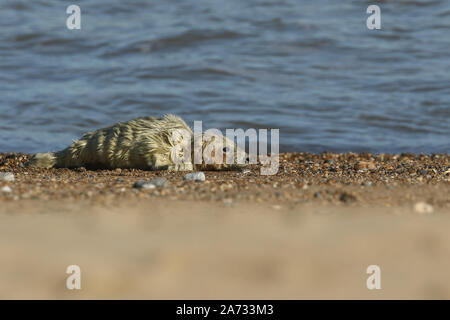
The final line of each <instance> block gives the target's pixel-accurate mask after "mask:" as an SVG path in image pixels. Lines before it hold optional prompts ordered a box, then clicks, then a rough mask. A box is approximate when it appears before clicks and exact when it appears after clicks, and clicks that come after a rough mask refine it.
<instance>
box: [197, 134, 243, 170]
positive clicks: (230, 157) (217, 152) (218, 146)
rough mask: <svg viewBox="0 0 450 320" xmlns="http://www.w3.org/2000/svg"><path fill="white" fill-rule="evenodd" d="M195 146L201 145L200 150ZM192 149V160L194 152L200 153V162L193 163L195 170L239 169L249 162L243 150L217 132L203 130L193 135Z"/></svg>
mask: <svg viewBox="0 0 450 320" xmlns="http://www.w3.org/2000/svg"><path fill="white" fill-rule="evenodd" d="M195 146H201V150H200V148H198V147H197V149H198V150H196V149H195ZM192 150H193V159H194V160H195V159H196V158H195V152H201V153H202V157H201V163H200V164H195V168H196V169H197V170H239V169H242V168H243V167H245V166H247V165H248V164H249V156H248V154H247V153H246V152H245V150H243V149H242V148H239V147H238V146H237V144H236V143H235V142H234V141H232V140H230V139H228V138H227V137H225V136H223V135H222V134H221V133H219V132H217V133H214V132H213V133H212V132H203V133H202V134H201V135H196V136H194V141H193V149H192ZM199 158H200V157H199V156H198V157H197V159H199Z"/></svg>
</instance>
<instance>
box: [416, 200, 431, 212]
mask: <svg viewBox="0 0 450 320" xmlns="http://www.w3.org/2000/svg"><path fill="white" fill-rule="evenodd" d="M414 210H415V211H416V212H418V213H420V214H429V213H433V211H434V208H433V206H432V205H431V204H428V203H426V202H417V203H416V204H415V205H414Z"/></svg>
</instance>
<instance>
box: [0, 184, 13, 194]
mask: <svg viewBox="0 0 450 320" xmlns="http://www.w3.org/2000/svg"><path fill="white" fill-rule="evenodd" d="M1 191H2V192H5V193H11V192H12V190H11V188H10V187H8V186H4V187H3V188H2V189H1Z"/></svg>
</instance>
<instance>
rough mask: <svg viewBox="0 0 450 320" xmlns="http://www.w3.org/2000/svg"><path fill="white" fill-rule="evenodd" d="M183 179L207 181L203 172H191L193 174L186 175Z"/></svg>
mask: <svg viewBox="0 0 450 320" xmlns="http://www.w3.org/2000/svg"><path fill="white" fill-rule="evenodd" d="M183 179H184V180H190V181H205V180H206V177H205V174H204V173H203V172H191V173H187V174H185V175H184V177H183Z"/></svg>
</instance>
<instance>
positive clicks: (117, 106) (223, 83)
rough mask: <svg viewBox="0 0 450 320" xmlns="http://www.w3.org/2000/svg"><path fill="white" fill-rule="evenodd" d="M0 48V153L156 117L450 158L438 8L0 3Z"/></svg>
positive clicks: (447, 28)
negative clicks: (73, 21)
mask: <svg viewBox="0 0 450 320" xmlns="http://www.w3.org/2000/svg"><path fill="white" fill-rule="evenodd" d="M70 4H77V5H79V6H80V7H81V19H82V21H81V30H68V29H67V27H66V19H67V17H68V14H66V8H67V6H68V5H70ZM371 4H377V5H379V6H380V7H381V23H382V29H381V30H368V29H367V27H366V19H367V17H368V16H369V15H368V14H367V13H366V9H367V7H368V6H369V5H371ZM0 38H1V41H0V152H7V151H22V152H38V151H50V150H57V149H59V148H63V147H65V146H67V145H68V144H69V143H71V141H72V139H76V138H78V137H80V136H81V135H82V133H83V132H86V131H89V130H92V129H97V128H100V127H105V126H108V125H111V124H113V123H115V122H117V121H125V120H129V119H131V118H134V117H138V116H144V115H154V116H158V115H163V114H166V113H175V114H178V115H180V116H182V117H183V118H184V119H185V120H186V121H187V122H188V124H189V125H191V126H192V125H193V121H194V120H203V126H204V128H219V129H221V130H224V129H226V128H243V129H246V128H257V129H258V128H279V129H280V145H281V146H280V150H281V151H310V152H322V151H324V150H328V151H340V152H345V151H356V152H360V151H370V152H417V153H420V152H424V153H431V152H441V153H449V152H450V1H449V0H395V1H394V0H392V1H375V0H373V1H362V0H345V1H337V0H315V1H300V0H262V1H257V0H220V1H219V0H195V1H193V0H184V1H182V0H171V1H168V0H152V1H145V0H140V1H123V0H108V1H106V0H96V1H88V0H85V1H75V0H74V1H58V0H33V1H30V0H1V2H0Z"/></svg>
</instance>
